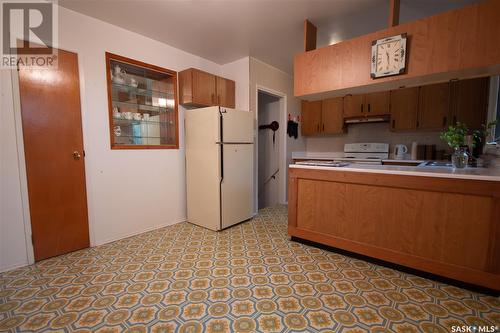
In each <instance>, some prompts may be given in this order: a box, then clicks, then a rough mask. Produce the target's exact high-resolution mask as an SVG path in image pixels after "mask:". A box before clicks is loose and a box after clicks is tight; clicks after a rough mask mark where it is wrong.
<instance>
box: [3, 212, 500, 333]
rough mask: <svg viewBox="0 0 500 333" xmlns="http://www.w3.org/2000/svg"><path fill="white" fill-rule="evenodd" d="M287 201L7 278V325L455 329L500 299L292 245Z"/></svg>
mask: <svg viewBox="0 0 500 333" xmlns="http://www.w3.org/2000/svg"><path fill="white" fill-rule="evenodd" d="M286 219H287V216H286V207H277V208H271V209H264V210H261V211H260V212H259V215H258V216H257V217H256V218H255V219H253V220H251V221H249V222H246V223H243V224H240V225H238V226H235V227H233V228H231V229H229V230H226V231H223V232H220V233H215V232H212V231H208V230H206V229H203V228H200V227H196V226H193V225H191V224H188V223H181V224H177V225H174V226H171V227H166V228H163V229H159V230H156V231H152V232H148V233H145V234H141V235H138V236H135V237H131V238H127V239H124V240H120V241H117V242H114V243H110V244H107V245H104V246H100V247H97V248H92V249H87V250H83V251H78V252H75V253H71V254H68V255H64V256H60V257H57V258H54V259H49V260H45V261H43V262H40V263H38V264H36V265H34V266H31V267H26V268H21V269H16V270H13V271H10V272H7V273H3V274H1V275H0V331H35V332H40V331H49V330H52V331H62V332H69V331H78V332H98V331H99V332H123V331H128V332H450V331H451V327H452V325H460V326H462V325H495V324H496V325H498V326H500V299H499V298H495V297H492V296H485V295H481V294H476V293H472V292H470V291H466V290H463V289H459V288H456V287H451V286H448V285H445V284H440V283H436V282H433V281H430V280H426V279H423V278H419V277H415V276H412V275H409V274H404V273H401V272H398V271H395V270H392V269H388V268H384V267H380V266H377V265H373V264H370V263H367V262H364V261H361V260H356V259H352V258H349V257H345V256H343V255H339V254H335V253H332V252H328V251H323V250H320V249H316V248H313V247H308V246H305V245H301V244H298V243H294V242H290V241H289V240H288V237H287V229H286V228H287V225H286V223H287V222H286Z"/></svg>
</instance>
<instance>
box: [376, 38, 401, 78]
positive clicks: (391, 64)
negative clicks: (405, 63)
mask: <svg viewBox="0 0 500 333" xmlns="http://www.w3.org/2000/svg"><path fill="white" fill-rule="evenodd" d="M400 61H401V41H400V40H396V41H393V42H388V43H384V44H380V45H378V46H377V72H383V71H387V72H388V71H394V70H398V71H399V68H400V67H401V63H400Z"/></svg>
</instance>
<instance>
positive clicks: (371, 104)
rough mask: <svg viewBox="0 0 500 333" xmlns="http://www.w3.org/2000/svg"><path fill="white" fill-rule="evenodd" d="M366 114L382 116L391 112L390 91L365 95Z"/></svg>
mask: <svg viewBox="0 0 500 333" xmlns="http://www.w3.org/2000/svg"><path fill="white" fill-rule="evenodd" d="M364 111H365V115H366V116H380V115H386V114H389V92H388V91H382V92H377V93H371V94H366V95H365V107H364Z"/></svg>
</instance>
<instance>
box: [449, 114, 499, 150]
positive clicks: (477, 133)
mask: <svg viewBox="0 0 500 333" xmlns="http://www.w3.org/2000/svg"><path fill="white" fill-rule="evenodd" d="M496 123H497V122H496V120H495V121H491V122H489V123H487V124H483V125H482V129H480V130H474V131H471V130H469V128H468V127H467V125H466V124H464V123H460V122H457V123H456V124H455V126H449V127H448V129H447V130H446V131H444V132H441V135H440V136H439V137H440V138H441V140H443V141H445V142H446V143H447V144H448V146H450V147H451V148H452V149H458V148H460V147H463V146H465V137H466V136H468V135H472V138H473V140H472V145H473V147H476V146H477V145H478V144H479V143H481V142H483V140H485V139H486V138H487V137H488V135H489V134H490V130H491V128H493V126H495V125H496Z"/></svg>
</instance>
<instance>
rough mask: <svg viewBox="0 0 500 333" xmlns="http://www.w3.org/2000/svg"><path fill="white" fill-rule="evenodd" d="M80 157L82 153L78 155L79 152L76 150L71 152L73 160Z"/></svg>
mask: <svg viewBox="0 0 500 333" xmlns="http://www.w3.org/2000/svg"><path fill="white" fill-rule="evenodd" d="M81 157H82V155H80V153H79V152H78V151H77V150H75V151H74V152H73V159H74V160H75V161H78V160H79V159H80V158H81Z"/></svg>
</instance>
